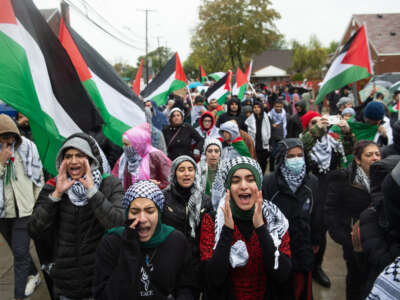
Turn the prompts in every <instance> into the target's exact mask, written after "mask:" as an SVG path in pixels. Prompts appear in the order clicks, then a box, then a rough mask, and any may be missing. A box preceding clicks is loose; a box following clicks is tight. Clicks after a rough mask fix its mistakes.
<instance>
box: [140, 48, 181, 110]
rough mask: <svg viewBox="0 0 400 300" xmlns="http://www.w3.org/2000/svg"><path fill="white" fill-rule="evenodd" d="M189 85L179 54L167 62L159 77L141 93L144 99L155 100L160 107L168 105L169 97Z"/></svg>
mask: <svg viewBox="0 0 400 300" xmlns="http://www.w3.org/2000/svg"><path fill="white" fill-rule="evenodd" d="M186 85H187V80H186V76H185V72H184V71H183V67H182V64H181V60H180V59H179V55H178V52H177V53H176V54H175V55H174V56H173V57H172V58H171V59H170V60H169V61H168V62H167V64H166V65H165V67H164V68H163V69H162V70H161V72H160V73H158V74H157V76H156V77H155V78H154V79H153V80H152V81H151V82H149V84H148V85H147V86H146V88H145V89H144V90H143V91H142V92H141V93H140V95H141V96H142V97H143V98H144V99H146V100H147V99H149V100H153V101H154V102H155V103H156V104H157V105H158V106H160V105H164V104H166V103H167V100H168V95H169V94H171V93H172V92H173V91H177V90H180V89H183V88H184V87H186Z"/></svg>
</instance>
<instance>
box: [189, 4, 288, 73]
mask: <svg viewBox="0 0 400 300" xmlns="http://www.w3.org/2000/svg"><path fill="white" fill-rule="evenodd" d="M279 18H280V15H279V13H278V12H277V11H275V10H274V9H272V8H271V1H270V0H213V1H212V0H203V1H202V4H201V5H200V8H199V20H200V23H199V24H198V26H197V27H196V30H195V32H194V35H193V37H192V40H191V47H192V50H193V53H192V54H191V57H190V58H189V59H190V61H191V62H190V64H192V65H197V64H201V65H203V67H205V68H207V70H208V72H214V71H221V70H225V69H226V68H227V66H229V67H230V68H232V69H235V68H236V67H237V66H239V67H241V68H242V69H244V68H245V65H246V63H247V62H248V61H249V60H250V58H251V57H252V56H253V55H255V54H259V53H261V52H263V51H265V50H266V49H268V48H270V47H271V46H273V45H275V44H276V43H277V42H278V41H280V40H281V39H282V35H281V34H279V32H278V30H277V28H276V27H275V21H276V20H278V19H279Z"/></svg>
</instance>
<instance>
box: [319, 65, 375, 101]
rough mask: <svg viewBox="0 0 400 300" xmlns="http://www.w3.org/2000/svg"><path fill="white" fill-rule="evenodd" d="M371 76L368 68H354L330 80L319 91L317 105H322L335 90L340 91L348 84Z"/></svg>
mask: <svg viewBox="0 0 400 300" xmlns="http://www.w3.org/2000/svg"><path fill="white" fill-rule="evenodd" d="M369 76H370V74H369V73H368V70H367V69H366V68H362V67H359V66H352V67H350V68H348V69H347V70H345V71H344V72H342V73H339V74H338V75H336V76H335V77H333V78H331V79H329V80H328V81H327V82H326V83H325V84H324V85H323V86H322V87H321V89H320V90H319V93H318V96H317V99H316V100H315V104H319V103H321V102H322V101H323V100H324V98H325V96H326V95H327V94H329V93H330V92H333V91H334V90H337V89H340V88H342V87H344V86H345V85H347V84H350V83H353V82H356V81H358V80H361V79H364V78H368V77H369Z"/></svg>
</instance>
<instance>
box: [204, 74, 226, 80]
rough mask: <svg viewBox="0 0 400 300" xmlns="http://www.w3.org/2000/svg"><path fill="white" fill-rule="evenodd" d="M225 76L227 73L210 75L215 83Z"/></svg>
mask: <svg viewBox="0 0 400 300" xmlns="http://www.w3.org/2000/svg"><path fill="white" fill-rule="evenodd" d="M225 75H226V73H225V72H215V73H212V74H209V75H208V77H210V78H212V79H213V80H215V81H218V80H220V79H221V78H222V77H224V76H225Z"/></svg>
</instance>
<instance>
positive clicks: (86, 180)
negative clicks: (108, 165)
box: [79, 159, 94, 190]
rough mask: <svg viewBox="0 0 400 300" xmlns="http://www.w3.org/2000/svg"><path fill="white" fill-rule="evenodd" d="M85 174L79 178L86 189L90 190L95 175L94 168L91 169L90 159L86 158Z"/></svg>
mask: <svg viewBox="0 0 400 300" xmlns="http://www.w3.org/2000/svg"><path fill="white" fill-rule="evenodd" d="M85 169H86V170H85V176H84V177H82V178H79V181H80V182H81V183H82V184H83V186H84V187H85V189H86V190H89V189H91V188H92V187H93V185H94V183H93V176H92V170H91V169H90V165H89V160H88V159H85Z"/></svg>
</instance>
